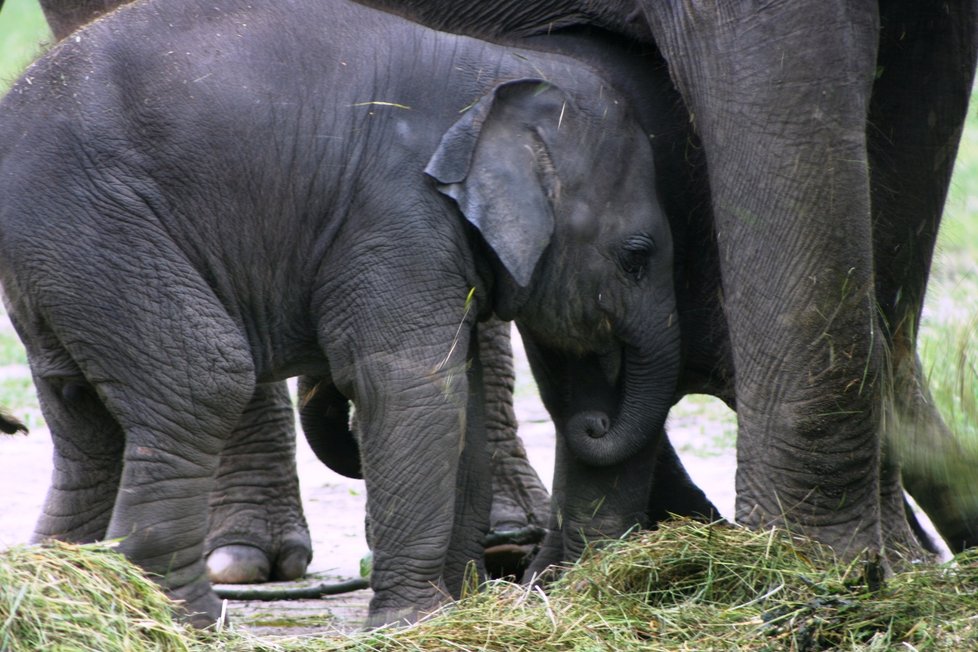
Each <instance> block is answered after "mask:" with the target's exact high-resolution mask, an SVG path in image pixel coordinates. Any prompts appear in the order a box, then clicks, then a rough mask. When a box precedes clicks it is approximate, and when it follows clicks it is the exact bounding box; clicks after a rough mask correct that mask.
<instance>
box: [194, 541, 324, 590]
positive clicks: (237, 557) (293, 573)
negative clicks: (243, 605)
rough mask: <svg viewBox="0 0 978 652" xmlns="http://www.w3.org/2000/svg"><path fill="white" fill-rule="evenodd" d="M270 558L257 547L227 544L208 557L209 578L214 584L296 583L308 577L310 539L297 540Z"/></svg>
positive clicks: (287, 544) (215, 548)
mask: <svg viewBox="0 0 978 652" xmlns="http://www.w3.org/2000/svg"><path fill="white" fill-rule="evenodd" d="M297 538H298V540H297V541H286V542H284V543H282V544H281V545H280V546H279V547H278V552H277V554H274V555H270V554H268V553H267V552H266V551H265V549H264V548H263V547H261V546H258V545H253V544H249V543H228V544H225V545H218V546H215V547H214V548H213V549H212V550H211V552H210V553H208V554H207V558H206V561H207V575H208V577H209V578H210V580H211V582H214V583H215V584H258V583H261V582H269V581H281V580H294V579H298V578H300V577H302V576H303V575H305V573H306V568H308V566H309V562H310V561H311V560H312V548H311V545H310V543H309V540H308V538H303V537H301V536H300V537H297Z"/></svg>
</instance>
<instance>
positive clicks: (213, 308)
mask: <svg viewBox="0 0 978 652" xmlns="http://www.w3.org/2000/svg"><path fill="white" fill-rule="evenodd" d="M0 121H2V122H0V148H2V149H0V280H2V283H3V288H4V290H5V292H6V300H7V303H8V308H9V311H10V313H11V317H12V320H13V321H14V324H15V326H16V328H17V330H18V333H19V334H20V336H21V338H22V339H23V341H24V344H25V346H26V348H27V351H28V356H29V358H30V363H31V369H32V372H33V375H34V380H35V383H36V385H37V388H38V393H39V396H40V400H41V404H42V409H43V411H44V415H45V418H46V419H47V422H48V424H49V426H50V428H51V432H52V436H53V438H54V441H55V448H56V458H57V459H56V464H55V471H54V477H53V479H52V484H51V488H50V490H49V493H48V496H47V500H46V504H45V507H44V512H43V515H42V517H41V518H40V519H39V522H38V525H37V528H36V532H35V538H37V539H43V538H45V537H58V538H61V539H66V540H73V541H87V540H92V539H98V538H120V539H121V543H120V546H119V548H120V550H121V551H122V552H124V553H125V554H126V555H127V556H128V557H129V558H131V559H132V560H133V561H135V562H136V563H138V564H140V565H141V566H143V567H144V568H145V569H147V570H148V571H151V572H153V573H155V574H157V575H158V576H159V577H160V578H161V579H160V581H161V583H162V584H163V586H164V587H165V588H166V589H167V590H168V591H169V592H170V594H171V595H172V596H173V597H175V598H178V599H180V600H183V601H184V605H185V608H186V610H187V612H188V614H190V617H191V619H192V620H193V622H195V623H197V624H206V623H209V622H212V621H214V620H215V619H216V618H217V617H218V616H219V612H220V603H219V601H218V599H217V597H216V596H215V595H214V593H213V591H212V589H211V586H210V584H209V582H208V580H207V577H206V572H205V568H204V563H203V560H202V558H201V553H202V544H203V540H204V537H205V534H206V532H207V517H206V514H207V499H208V492H209V490H210V489H211V487H212V486H213V483H214V474H215V470H216V467H217V464H218V460H219V456H220V453H221V451H222V448H223V447H224V446H225V443H226V442H227V441H228V439H229V437H230V433H232V431H233V430H234V427H235V425H236V423H237V422H238V420H239V419H240V418H241V416H242V414H243V413H244V412H245V410H246V409H247V407H248V403H249V401H250V400H251V398H252V396H253V395H254V393H255V391H254V390H255V386H256V383H264V382H272V381H278V380H281V379H283V378H286V377H289V376H294V375H298V374H308V375H310V376H313V377H317V378H324V379H329V380H330V381H331V382H332V383H333V384H334V385H335V387H336V388H337V389H338V390H339V391H340V392H341V393H342V394H343V395H344V396H346V397H347V398H349V399H350V400H352V401H353V402H354V403H355V405H356V408H357V415H358V421H359V424H360V429H361V433H360V441H359V444H360V449H361V453H362V471H363V474H364V478H365V480H366V487H367V492H368V510H369V516H370V523H371V539H372V541H371V543H372V547H373V552H374V570H373V575H372V578H371V584H372V588H373V590H374V597H373V599H372V601H371V604H370V614H369V621H368V625H380V624H383V623H389V622H399V621H410V620H413V619H415V618H417V617H418V615H419V614H420V613H423V612H426V611H429V610H431V609H433V608H434V607H436V606H438V605H439V604H440V603H442V602H443V601H444V600H445V599H446V596H448V595H457V594H458V592H459V590H460V586H461V584H462V575H463V572H464V568H465V564H466V562H468V561H469V560H478V559H479V558H480V557H481V554H482V538H483V536H484V534H485V530H486V524H487V518H488V514H487V512H488V507H489V481H488V477H486V473H487V469H488V461H487V459H486V448H485V433H484V428H483V425H482V412H483V409H482V381H481V373H480V370H481V368H480V363H479V359H478V355H477V347H476V346H474V345H473V340H472V337H471V332H472V329H473V327H474V325H475V323H476V321H477V320H479V319H482V318H485V317H486V316H488V315H489V314H491V313H492V312H493V311H495V312H496V313H497V314H498V315H499V316H501V317H503V318H505V319H513V318H519V320H520V323H521V325H522V326H524V327H525V328H524V332H525V333H526V335H527V337H529V338H531V339H532V340H534V341H536V342H537V343H538V344H539V345H540V346H546V347H548V348H552V349H559V350H566V351H568V352H569V353H575V354H576V353H596V354H601V355H605V354H607V355H608V356H610V357H611V358H613V359H614V360H616V361H617V360H622V362H621V364H620V365H615V366H614V367H612V366H608V367H607V368H606V369H605V371H606V375H607V378H606V379H605V382H608V383H620V384H621V385H622V386H624V388H625V389H624V390H623V397H624V398H623V400H622V407H621V409H620V411H619V412H618V414H617V418H616V422H615V423H614V424H612V425H611V427H610V428H608V429H607V432H606V433H601V434H603V437H599V436H595V437H593V438H591V437H585V438H584V440H581V441H576V442H572V443H570V444H569V445H570V446H571V447H572V448H573V449H574V450H575V451H578V452H579V453H580V454H581V455H582V456H584V457H586V456H587V455H588V454H589V452H590V453H593V454H594V455H595V456H597V457H599V458H601V459H606V458H608V456H609V455H611V454H612V453H609V450H612V449H614V450H620V451H622V452H623V454H627V453H628V452H629V451H633V450H636V449H638V448H641V447H642V446H644V445H645V438H646V436H647V435H646V433H655V432H658V431H659V430H660V429H661V425H662V423H663V421H664V419H665V415H666V411H667V409H668V406H669V402H670V399H671V397H672V393H673V389H674V383H675V379H676V374H677V369H678V362H679V360H678V330H677V328H676V327H675V326H670V324H673V323H674V322H675V320H674V319H671V316H672V313H673V311H674V307H675V303H674V295H673V287H672V276H671V265H672V250H671V240H670V235H669V231H668V228H667V224H666V221H665V219H664V216H663V215H662V212H661V210H660V208H659V204H658V203H657V200H656V197H655V194H654V188H653V187H652V185H651V182H650V179H651V178H652V175H651V174H650V170H651V169H652V152H651V149H650V145H649V142H648V138H647V137H646V135H645V134H643V132H642V130H641V129H640V128H639V127H638V125H637V123H636V122H634V121H633V119H632V118H631V117H630V115H629V113H628V110H627V108H626V106H625V104H624V102H623V101H622V100H621V99H620V98H619V96H618V95H617V94H616V93H615V92H613V90H612V89H611V88H610V87H609V86H608V85H607V84H606V83H605V82H603V81H602V79H601V78H600V77H598V76H597V75H596V74H594V73H593V72H591V71H590V70H589V69H587V68H586V67H584V66H582V65H581V64H578V63H575V62H573V61H571V60H569V59H564V58H561V57H558V56H556V55H546V54H540V53H536V52H531V51H519V50H514V49H509V48H505V47H501V46H494V45H489V44H486V43H483V42H479V41H475V40H471V39H466V38H460V37H456V36H450V35H446V34H441V33H438V32H434V31H431V30H428V29H425V28H421V27H418V26H415V25H413V24H411V23H408V22H405V21H404V20H403V19H401V18H398V17H395V16H391V15H388V14H384V13H381V12H377V11H375V10H372V9H368V8H365V7H362V6H359V5H356V4H352V3H348V2H344V1H343V0H275V1H274V2H271V1H268V2H266V1H262V0H248V1H247V2H246V1H244V0H227V1H225V2H221V3H212V2H205V1H204V0H161V1H159V2H157V1H155V0H147V1H145V2H139V3H136V4H134V5H130V6H127V7H124V8H123V9H120V10H118V11H116V12H115V13H113V14H111V15H110V16H108V17H106V18H103V19H101V20H99V21H96V22H95V23H93V24H91V25H89V26H88V27H86V28H84V29H82V30H80V31H78V32H76V33H75V34H74V35H73V36H72V37H71V38H70V39H67V40H66V42H63V43H61V44H60V45H58V46H56V47H55V48H53V49H52V50H51V51H50V52H49V53H48V54H46V55H45V56H44V57H43V58H42V59H40V60H39V61H38V62H37V63H35V64H34V65H33V66H32V67H31V68H30V69H29V70H28V71H27V72H26V73H25V74H24V76H23V77H22V78H21V80H20V81H19V82H18V83H17V84H16V85H15V86H14V87H13V89H12V90H11V91H10V93H9V94H8V95H7V96H6V97H5V98H4V100H3V102H2V105H0ZM463 217H464V219H463ZM541 382H543V383H544V384H549V385H552V387H549V388H548V390H547V391H557V392H559V391H561V378H559V377H554V378H550V379H543V380H542V381H541ZM650 397H653V398H650ZM654 397H661V399H656V398H654ZM619 444H620V445H619ZM591 448H594V451H591V450H590V449H591ZM595 451H596V452H595Z"/></svg>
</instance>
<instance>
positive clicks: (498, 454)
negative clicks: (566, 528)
mask: <svg viewBox="0 0 978 652" xmlns="http://www.w3.org/2000/svg"><path fill="white" fill-rule="evenodd" d="M511 329H512V325H511V324H510V323H509V322H503V321H500V320H499V319H497V318H495V317H493V318H490V319H489V320H488V321H485V322H482V323H480V324H479V325H478V341H479V356H480V359H481V360H482V366H483V370H484V374H483V375H484V378H485V395H486V400H485V412H486V430H487V433H488V437H489V448H490V465H491V467H490V468H491V471H492V512H491V516H490V528H491V529H490V532H491V535H492V540H493V542H497V543H498V544H507V543H510V542H512V541H518V542H520V543H527V542H528V543H536V542H537V541H539V540H540V538H541V537H542V535H543V532H544V528H545V527H546V524H547V521H548V515H549V512H550V494H549V493H548V491H547V489H546V487H544V486H543V482H542V481H541V480H540V476H539V475H538V474H537V472H536V470H535V469H534V468H533V466H532V465H531V464H530V461H529V459H528V458H527V456H526V450H525V449H524V448H523V442H522V441H520V438H519V436H518V435H517V421H516V414H515V412H514V406H513V388H514V384H515V372H514V370H513V349H512V345H511V342H510V337H511ZM498 552H499V556H503V555H505V552H506V551H505V550H504V549H499V550H498ZM486 555H487V562H488V560H489V558H490V557H492V556H493V555H494V551H493V550H491V549H490V550H487V553H486Z"/></svg>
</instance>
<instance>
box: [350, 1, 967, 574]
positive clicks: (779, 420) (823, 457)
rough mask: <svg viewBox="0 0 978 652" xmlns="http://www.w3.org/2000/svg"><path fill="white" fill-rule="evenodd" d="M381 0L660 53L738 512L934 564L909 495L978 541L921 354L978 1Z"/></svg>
mask: <svg viewBox="0 0 978 652" xmlns="http://www.w3.org/2000/svg"><path fill="white" fill-rule="evenodd" d="M369 3H370V4H374V5H379V6H383V7H386V8H390V9H394V10H396V11H398V12H400V13H402V14H404V15H408V16H411V17H412V18H413V19H415V20H418V21H420V22H423V23H425V24H428V25H430V26H433V27H435V28H437V29H444V30H448V31H453V32H460V33H468V34H475V35H478V36H480V37H482V38H500V37H505V36H513V35H518V36H528V35H534V34H547V33H553V32H555V31H559V30H561V29H570V28H580V27H586V28H587V27H597V28H601V29H605V30H608V31H609V32H610V33H612V34H613V35H614V36H615V38H616V39H618V40H620V41H628V42H631V43H632V44H634V45H636V46H637V47H638V48H639V49H645V50H647V51H650V52H653V53H654V56H656V57H658V58H660V59H661V62H662V63H663V64H664V65H665V66H667V67H668V73H669V78H670V80H671V84H672V85H673V86H674V88H675V89H676V91H678V94H679V99H680V102H681V104H682V106H683V108H684V111H685V112H686V115H687V117H688V122H689V125H690V126H691V127H692V132H691V133H692V136H693V137H692V139H691V140H689V141H688V142H687V144H686V146H685V147H683V148H682V149H681V150H680V151H681V157H680V158H679V159H678V160H681V161H682V160H686V161H688V162H690V163H692V164H693V166H694V167H697V168H698V169H695V170H692V171H691V172H692V175H693V176H692V178H693V180H694V183H693V184H692V185H691V186H690V189H691V191H692V194H691V195H690V196H691V197H696V198H697V199H698V200H697V201H694V202H693V203H691V204H687V206H688V209H689V210H687V211H680V212H678V213H677V212H670V213H669V217H670V224H671V226H672V234H673V241H674V246H675V252H676V280H677V302H678V305H679V318H680V324H681V331H682V346H683V368H682V371H681V374H680V386H679V395H683V394H687V393H707V394H712V395H715V396H718V397H720V398H722V399H724V400H725V401H727V403H728V404H729V405H730V406H731V407H732V408H734V409H735V410H736V412H737V421H738V436H737V476H736V489H737V502H736V509H735V516H736V518H737V520H738V521H739V522H741V523H743V524H746V525H749V526H754V527H765V526H767V525H771V524H784V525H788V526H790V527H791V528H792V529H793V530H795V531H797V532H803V533H806V534H809V535H811V536H814V537H816V538H817V539H820V540H821V541H822V542H824V543H827V544H830V545H831V546H832V547H833V548H835V549H836V551H837V552H838V553H839V554H841V555H843V556H846V557H852V556H855V555H858V554H859V553H860V552H861V551H862V550H865V549H867V548H870V549H874V550H880V549H883V550H885V551H889V552H893V551H896V550H901V549H904V550H908V551H910V552H911V553H912V554H917V553H919V552H920V551H921V548H920V545H919V543H918V541H917V536H916V533H914V532H912V530H911V527H908V525H909V526H912V525H913V524H912V523H910V524H908V519H907V516H906V515H907V512H906V508H905V499H904V492H903V488H904V487H906V489H907V491H908V492H909V493H910V494H911V495H912V496H913V497H914V498H915V499H916V500H917V502H918V504H919V505H921V506H922V507H923V508H924V510H925V511H926V512H927V514H928V516H930V518H931V520H932V521H933V522H934V524H935V526H936V527H937V529H938V531H939V532H940V534H941V535H942V536H943V537H944V539H945V540H946V541H947V542H948V544H949V546H950V547H951V549H952V550H961V549H963V548H965V547H969V546H973V545H976V544H978V510H976V509H975V506H974V501H972V500H970V499H969V498H968V496H966V495H962V492H961V490H960V489H959V488H958V487H961V486H964V485H966V484H967V483H961V482H957V481H950V482H949V480H948V478H946V477H942V475H941V473H940V472H939V471H936V470H935V468H934V467H933V466H932V465H928V464H927V463H926V462H925V460H926V459H927V458H928V456H929V453H930V451H934V450H941V451H946V452H945V453H944V454H947V455H952V456H953V455H955V454H956V453H955V451H956V450H960V444H959V443H958V442H957V441H956V440H955V439H954V437H953V436H952V434H951V433H950V432H949V430H948V428H947V426H946V425H945V424H944V422H943V420H942V419H941V416H940V415H939V414H938V412H937V411H936V409H935V407H934V404H933V401H932V400H931V398H930V393H929V391H928V389H927V381H926V374H925V373H924V371H923V369H922V365H921V362H920V360H919V358H918V356H917V351H916V346H917V344H916V337H917V332H918V330H919V325H920V318H921V312H922V308H923V301H924V295H925V291H926V286H927V280H928V274H929V269H930V264H931V258H932V256H933V252H934V246H935V243H936V239H937V233H938V227H939V225H940V221H941V214H942V211H943V206H944V201H945V198H946V196H947V189H948V185H949V183H950V177H951V170H952V167H953V164H954V159H955V155H956V152H957V147H958V142H959V139H960V134H961V130H962V128H963V124H964V118H965V115H966V111H967V107H968V102H969V99H970V96H971V89H972V81H973V78H974V72H975V63H976V56H978V55H976V52H978V46H976V37H978V29H976V25H978V19H976V13H978V5H976V3H975V2H974V0H953V1H951V2H943V3H927V2H918V1H917V0H896V1H892V2H878V1H877V0H859V1H857V2H851V1H849V0H830V1H828V2H823V1H821V0H798V1H796V2H790V3H773V4H772V3H766V2H758V1H754V0H721V1H720V2H710V3H697V2H659V1H656V0H622V1H618V0H611V1H609V2H590V1H589V0H534V1H532V2H521V1H518V0H495V1H492V0H489V1H486V0H369ZM656 151H657V153H658V152H661V151H662V149H661V148H660V147H659V146H658V143H657V145H656ZM658 162H659V161H658V158H657V163H658ZM697 179H698V181H696V180H697ZM671 195H672V191H671V190H670V192H669V193H668V194H667V195H665V196H671ZM679 195H680V196H681V195H682V193H679ZM895 444H896V445H895ZM898 450H899V451H901V452H900V453H898V452H897V451H898ZM918 452H919V453H918ZM893 558H894V559H896V556H894V557H893Z"/></svg>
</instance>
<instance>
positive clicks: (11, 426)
mask: <svg viewBox="0 0 978 652" xmlns="http://www.w3.org/2000/svg"><path fill="white" fill-rule="evenodd" d="M0 431H3V432H5V433H7V434H8V435H13V434H16V433H18V432H23V433H26V432H27V426H25V425H24V424H23V423H21V422H20V421H18V420H17V419H15V418H13V417H12V416H10V415H9V414H7V413H6V412H5V411H3V410H0Z"/></svg>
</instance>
